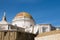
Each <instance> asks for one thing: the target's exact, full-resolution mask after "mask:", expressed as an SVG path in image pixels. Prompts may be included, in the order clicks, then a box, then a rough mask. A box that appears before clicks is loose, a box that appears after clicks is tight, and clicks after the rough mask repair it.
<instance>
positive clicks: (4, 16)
mask: <svg viewBox="0 0 60 40" xmlns="http://www.w3.org/2000/svg"><path fill="white" fill-rule="evenodd" d="M2 20H4V21H6V12H5V11H4V15H3V19H2Z"/></svg>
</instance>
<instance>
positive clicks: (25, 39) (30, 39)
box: [0, 31, 35, 40]
mask: <svg viewBox="0 0 60 40" xmlns="http://www.w3.org/2000/svg"><path fill="white" fill-rule="evenodd" d="M34 37H35V35H34V34H30V33H25V32H20V31H0V40H34Z"/></svg>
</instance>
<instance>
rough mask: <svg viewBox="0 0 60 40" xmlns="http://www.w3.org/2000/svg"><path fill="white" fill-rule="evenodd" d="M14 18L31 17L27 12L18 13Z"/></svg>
mask: <svg viewBox="0 0 60 40" xmlns="http://www.w3.org/2000/svg"><path fill="white" fill-rule="evenodd" d="M16 17H21V18H23V17H26V18H32V16H31V15H30V14H28V13H27V12H20V13H18V14H17V15H16Z"/></svg>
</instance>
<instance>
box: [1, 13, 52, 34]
mask: <svg viewBox="0 0 60 40" xmlns="http://www.w3.org/2000/svg"><path fill="white" fill-rule="evenodd" d="M8 25H9V23H8V22H7V21H6V16H5V12H4V16H3V19H2V21H0V29H2V30H8V28H10V27H9V26H8ZM11 25H13V26H16V29H17V28H19V29H20V28H22V29H24V30H25V32H29V33H34V34H37V33H38V34H39V33H43V32H49V31H51V28H52V27H51V25H50V24H35V21H34V19H33V18H32V16H31V15H30V14H28V13H26V12H21V13H19V14H17V15H16V16H15V17H14V19H13V20H12V23H11ZM11 30H12V29H11Z"/></svg>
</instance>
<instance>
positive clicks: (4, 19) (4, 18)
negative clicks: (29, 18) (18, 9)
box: [0, 12, 8, 24]
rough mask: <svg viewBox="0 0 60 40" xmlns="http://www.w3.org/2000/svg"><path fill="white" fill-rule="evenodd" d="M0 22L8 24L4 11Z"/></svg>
mask: <svg viewBox="0 0 60 40" xmlns="http://www.w3.org/2000/svg"><path fill="white" fill-rule="evenodd" d="M0 24H8V22H7V20H6V12H4V15H3V18H2V21H0Z"/></svg>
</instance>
